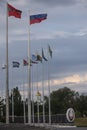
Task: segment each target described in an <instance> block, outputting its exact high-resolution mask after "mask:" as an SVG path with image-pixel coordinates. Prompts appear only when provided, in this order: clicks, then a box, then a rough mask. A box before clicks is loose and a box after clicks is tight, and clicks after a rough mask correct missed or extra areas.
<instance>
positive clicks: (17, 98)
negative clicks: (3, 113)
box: [10, 87, 23, 116]
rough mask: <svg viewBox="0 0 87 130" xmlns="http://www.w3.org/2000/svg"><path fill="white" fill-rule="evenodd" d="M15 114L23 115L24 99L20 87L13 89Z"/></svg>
mask: <svg viewBox="0 0 87 130" xmlns="http://www.w3.org/2000/svg"><path fill="white" fill-rule="evenodd" d="M13 101H14V115H16V116H23V101H22V98H21V94H20V92H19V90H18V87H16V88H14V89H13ZM11 112H12V94H11V96H10V115H11V114H12V113H11Z"/></svg>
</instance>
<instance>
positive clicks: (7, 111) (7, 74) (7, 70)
mask: <svg viewBox="0 0 87 130" xmlns="http://www.w3.org/2000/svg"><path fill="white" fill-rule="evenodd" d="M6 124H9V69H8V3H6Z"/></svg>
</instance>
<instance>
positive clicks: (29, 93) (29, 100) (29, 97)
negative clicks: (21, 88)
mask: <svg viewBox="0 0 87 130" xmlns="http://www.w3.org/2000/svg"><path fill="white" fill-rule="evenodd" d="M29 14H30V12H29ZM29 14H28V17H29V19H28V64H29V65H28V85H29V86H28V123H29V124H31V77H30V76H31V74H30V16H29Z"/></svg>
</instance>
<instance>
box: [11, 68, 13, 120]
mask: <svg viewBox="0 0 87 130" xmlns="http://www.w3.org/2000/svg"><path fill="white" fill-rule="evenodd" d="M13 90H14V89H13V67H12V91H11V92H12V122H14V92H13Z"/></svg>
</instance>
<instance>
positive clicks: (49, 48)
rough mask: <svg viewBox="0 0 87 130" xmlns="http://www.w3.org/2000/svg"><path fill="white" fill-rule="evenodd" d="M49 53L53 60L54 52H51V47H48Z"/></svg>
mask: <svg viewBox="0 0 87 130" xmlns="http://www.w3.org/2000/svg"><path fill="white" fill-rule="evenodd" d="M48 52H49V54H50V57H51V58H52V50H51V48H50V45H48Z"/></svg>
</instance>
